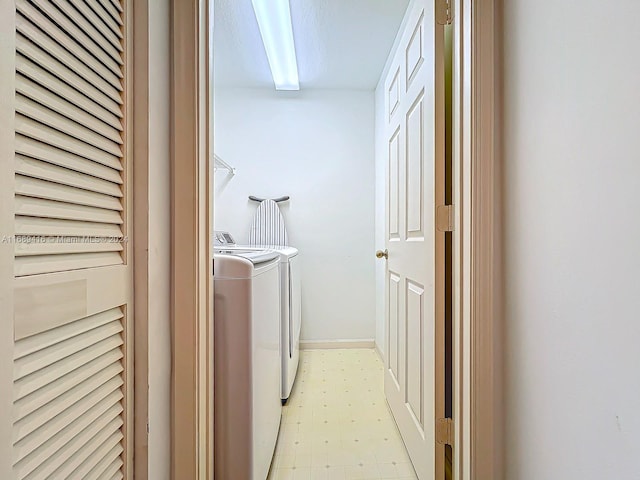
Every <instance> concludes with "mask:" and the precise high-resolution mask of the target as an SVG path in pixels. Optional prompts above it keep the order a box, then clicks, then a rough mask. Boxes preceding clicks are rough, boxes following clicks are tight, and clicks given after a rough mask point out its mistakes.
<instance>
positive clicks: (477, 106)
mask: <svg viewBox="0 0 640 480" xmlns="http://www.w3.org/2000/svg"><path fill="white" fill-rule="evenodd" d="M453 12H454V26H455V28H454V95H453V96H454V179H455V180H454V181H455V183H456V185H455V186H454V189H455V197H454V198H455V200H454V202H455V203H456V204H457V205H459V208H457V209H456V232H459V233H458V234H457V235H455V236H454V242H455V244H454V251H455V252H456V253H455V263H454V270H455V272H454V281H455V282H456V288H455V289H454V292H455V293H454V299H455V306H454V342H455V344H456V345H455V348H454V351H455V352H457V357H456V361H457V362H458V365H459V366H458V368H455V369H454V371H455V377H456V378H455V379H454V384H455V385H456V386H457V388H456V389H455V390H456V398H455V403H454V407H455V411H454V414H455V417H456V419H457V421H456V428H455V432H454V436H455V440H454V443H455V445H456V447H455V448H456V450H457V452H456V455H455V463H456V465H454V468H455V478H456V479H461V480H486V479H492V480H504V448H505V445H504V424H503V418H504V414H503V407H504V386H503V365H504V359H503V346H504V341H503V339H504V337H503V331H504V323H503V321H504V320H503V308H502V307H503V289H502V255H503V252H502V248H503V247H502V243H501V216H502V215H501V211H502V207H501V190H502V185H501V182H502V178H501V163H502V158H501V143H500V142H501V139H500V113H501V105H500V100H501V97H500V89H501V85H500V81H501V65H500V57H501V55H500V48H501V37H500V35H501V29H500V27H501V0H455V1H454V4H453Z"/></svg>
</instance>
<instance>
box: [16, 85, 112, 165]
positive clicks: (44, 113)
mask: <svg viewBox="0 0 640 480" xmlns="http://www.w3.org/2000/svg"><path fill="white" fill-rule="evenodd" d="M16 112H18V113H21V114H22V115H24V116H25V117H28V118H30V119H32V120H35V121H36V122H39V123H42V124H44V125H48V126H49V127H51V128H53V129H55V130H57V132H58V133H57V135H58V136H61V135H67V136H69V137H72V138H73V139H77V140H81V141H82V142H84V143H86V144H88V146H93V147H96V148H99V149H100V150H103V151H105V152H107V153H110V154H111V155H114V156H115V157H116V158H117V157H119V156H120V154H121V150H120V146H119V145H118V143H115V142H113V141H111V140H108V139H106V138H105V137H103V136H102V135H99V134H97V133H95V132H93V131H91V130H90V129H89V128H87V127H85V126H83V125H80V124H79V123H76V122H74V121H72V120H69V119H68V118H67V117H65V116H64V115H60V114H59V113H57V112H54V111H53V110H49V109H48V108H45V107H43V106H42V105H41V104H39V103H38V102H35V101H34V100H31V99H30V98H26V97H24V96H22V95H16ZM74 144H76V145H79V144H78V143H77V142H74ZM80 148H82V147H81V146H80ZM116 161H117V160H116Z"/></svg>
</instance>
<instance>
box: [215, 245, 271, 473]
mask: <svg viewBox="0 0 640 480" xmlns="http://www.w3.org/2000/svg"><path fill="white" fill-rule="evenodd" d="M214 284H215V286H214V341H215V349H214V351H215V361H214V375H215V385H216V388H215V393H214V402H215V419H214V430H215V438H214V449H215V453H214V455H215V477H216V478H229V479H231V478H238V479H240V478H245V479H248V480H264V479H265V478H267V476H268V474H269V468H270V465H271V460H272V458H273V453H274V450H275V446H276V441H277V438H278V429H279V427H280V417H281V414H282V407H281V403H280V370H281V366H280V363H281V359H280V353H279V351H280V348H279V344H280V335H279V331H280V328H279V326H280V305H281V300H280V256H279V255H278V254H277V253H276V252H273V251H268V250H253V251H250V252H247V251H244V252H242V251H236V252H234V253H233V254H222V253H216V254H214Z"/></svg>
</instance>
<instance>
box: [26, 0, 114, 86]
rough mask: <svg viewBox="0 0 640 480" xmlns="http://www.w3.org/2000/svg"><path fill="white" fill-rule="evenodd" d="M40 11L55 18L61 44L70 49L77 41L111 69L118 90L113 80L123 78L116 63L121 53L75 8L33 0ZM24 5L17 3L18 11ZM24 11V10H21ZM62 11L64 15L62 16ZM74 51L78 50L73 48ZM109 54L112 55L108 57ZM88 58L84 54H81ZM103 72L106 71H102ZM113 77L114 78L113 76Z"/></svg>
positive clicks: (49, 1) (48, 0)
mask: <svg viewBox="0 0 640 480" xmlns="http://www.w3.org/2000/svg"><path fill="white" fill-rule="evenodd" d="M31 1H32V2H33V3H34V4H35V5H36V6H37V7H38V8H39V9H40V10H42V11H43V12H44V13H45V14H46V15H47V16H49V17H52V18H55V19H56V22H57V23H58V24H59V32H58V33H57V34H54V35H55V37H54V38H58V37H60V40H61V41H59V43H61V44H62V45H63V46H65V48H68V45H69V44H70V43H69V42H72V41H75V42H77V43H79V44H80V45H81V46H82V47H83V48H84V49H86V51H87V52H88V53H90V54H91V55H92V56H93V57H94V58H95V59H96V60H98V61H99V62H100V63H101V64H102V65H104V66H105V67H106V68H108V69H109V71H110V73H109V74H108V75H105V77H107V76H108V78H109V82H110V83H111V84H112V85H114V86H115V87H116V88H118V84H119V82H118V81H117V80H116V83H113V79H114V78H115V79H118V78H122V70H121V68H120V66H121V64H119V63H118V62H116V59H118V58H120V52H118V50H116V49H115V48H114V47H113V46H112V45H110V44H109V43H108V42H106V41H103V42H101V41H100V39H101V36H100V35H97V32H95V31H93V30H92V29H91V28H90V27H91V26H90V25H89V24H88V23H87V22H86V21H85V20H84V19H83V18H82V16H81V15H80V14H79V13H78V12H77V11H76V10H75V9H73V8H69V7H68V5H66V7H67V8H65V6H62V5H60V3H61V2H59V1H56V2H51V0H31ZM23 3H24V0H19V2H18V3H17V5H18V9H19V10H21V8H24V7H21V6H20V5H21V4H23ZM54 3H56V4H57V5H58V8H56V7H55V6H54ZM21 11H23V10H21ZM60 11H62V13H64V15H61V14H60ZM71 50H72V51H74V50H76V48H73V47H72V48H71ZM107 52H108V53H109V54H110V55H108V54H107ZM80 55H82V56H83V57H85V58H86V56H85V55H84V54H83V53H82V54H80ZM100 71H101V72H103V71H104V70H102V69H101V70H100ZM112 75H113V76H112Z"/></svg>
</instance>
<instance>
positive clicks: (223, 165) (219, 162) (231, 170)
mask: <svg viewBox="0 0 640 480" xmlns="http://www.w3.org/2000/svg"><path fill="white" fill-rule="evenodd" d="M213 161H214V166H213V169H214V171H215V170H218V168H224V169H225V170H228V171H229V173H230V174H231V175H232V176H233V175H235V174H236V169H235V168H234V167H232V166H231V165H229V164H228V163H227V162H225V161H224V160H222V159H221V158H220V157H219V156H218V155H216V154H215V153H214V154H213Z"/></svg>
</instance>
